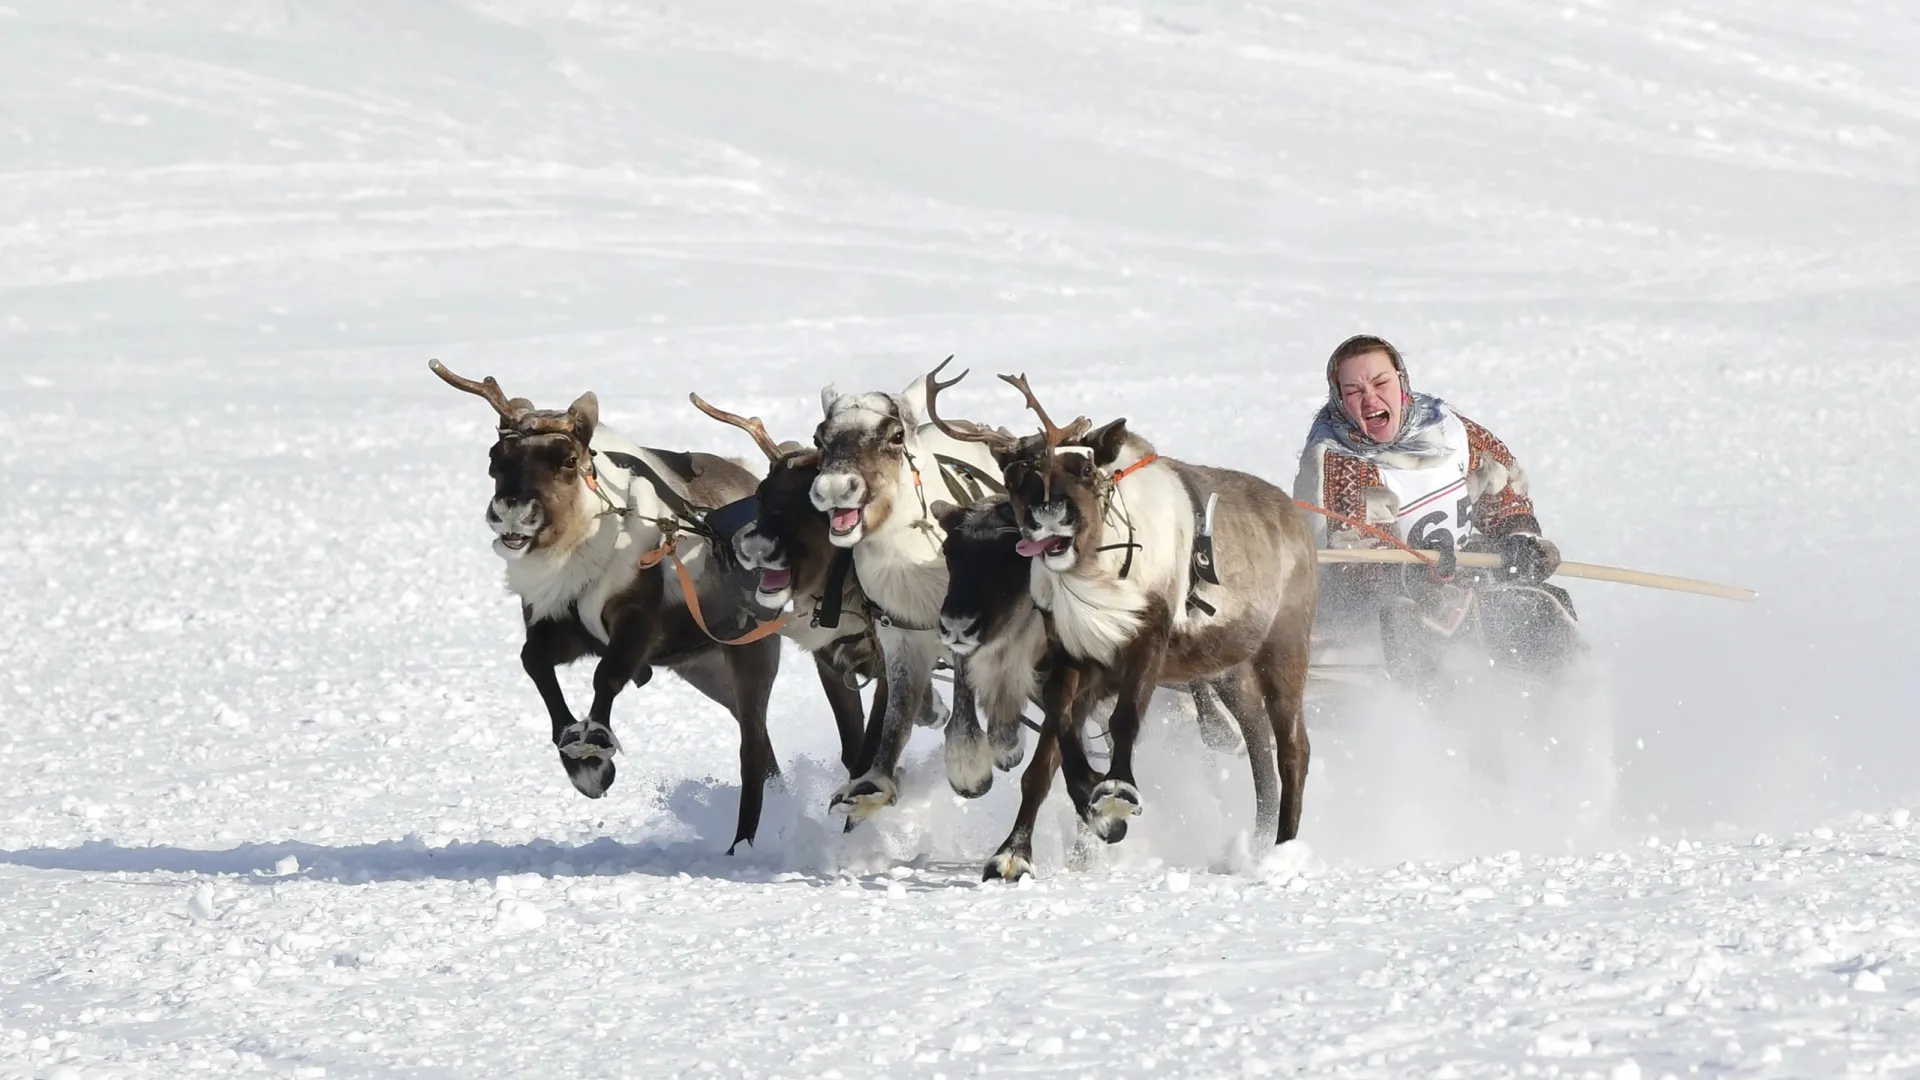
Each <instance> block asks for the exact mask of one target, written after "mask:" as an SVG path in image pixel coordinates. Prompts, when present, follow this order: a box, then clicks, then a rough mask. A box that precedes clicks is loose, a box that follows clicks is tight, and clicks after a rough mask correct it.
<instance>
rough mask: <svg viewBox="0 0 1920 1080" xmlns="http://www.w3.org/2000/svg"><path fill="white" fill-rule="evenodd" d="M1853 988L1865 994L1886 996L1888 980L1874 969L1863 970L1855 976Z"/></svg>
mask: <svg viewBox="0 0 1920 1080" xmlns="http://www.w3.org/2000/svg"><path fill="white" fill-rule="evenodd" d="M1853 988H1854V989H1855V990H1858V991H1860V992H1861V993H1863V994H1884V993H1886V992H1887V980H1885V979H1883V978H1881V977H1880V973H1879V972H1877V971H1874V970H1873V969H1872V968H1862V969H1860V971H1859V972H1857V973H1855V975H1854V976H1853Z"/></svg>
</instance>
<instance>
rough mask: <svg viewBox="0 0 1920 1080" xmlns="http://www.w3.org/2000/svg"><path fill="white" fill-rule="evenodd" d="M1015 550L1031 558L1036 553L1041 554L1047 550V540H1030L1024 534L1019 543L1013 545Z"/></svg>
mask: <svg viewBox="0 0 1920 1080" xmlns="http://www.w3.org/2000/svg"><path fill="white" fill-rule="evenodd" d="M1013 550H1015V551H1017V552H1019V553H1020V554H1021V555H1024V556H1026V557H1027V558H1029V559H1031V558H1033V557H1034V556H1035V555H1041V554H1044V553H1045V552H1046V550H1047V542H1046V541H1045V540H1029V539H1027V538H1026V537H1024V536H1023V537H1021V538H1020V542H1019V543H1017V544H1015V545H1013Z"/></svg>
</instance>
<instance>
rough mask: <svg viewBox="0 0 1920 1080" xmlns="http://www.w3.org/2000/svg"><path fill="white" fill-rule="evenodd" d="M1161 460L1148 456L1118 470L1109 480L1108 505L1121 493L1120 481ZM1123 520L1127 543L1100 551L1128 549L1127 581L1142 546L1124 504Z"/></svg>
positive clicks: (1123, 571)
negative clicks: (1125, 527) (1137, 550)
mask: <svg viewBox="0 0 1920 1080" xmlns="http://www.w3.org/2000/svg"><path fill="white" fill-rule="evenodd" d="M1159 460H1160V455H1159V454H1148V455H1147V456H1146V457H1143V458H1141V459H1140V460H1139V461H1136V462H1134V463H1133V464H1131V465H1129V466H1127V467H1126V468H1124V469H1116V470H1115V471H1114V474H1113V475H1112V476H1110V477H1108V478H1107V500H1108V505H1112V500H1113V497H1114V496H1115V495H1118V494H1119V493H1120V481H1122V480H1125V479H1126V478H1127V477H1129V476H1132V475H1133V474H1134V473H1137V472H1139V471H1140V470H1141V469H1144V468H1146V467H1147V466H1149V465H1151V464H1153V463H1154V462H1156V461H1159ZM1121 518H1122V520H1124V521H1125V522H1126V523H1127V542H1126V543H1124V544H1107V545H1105V546H1104V547H1102V548H1100V550H1101V551H1107V550H1110V549H1114V548H1126V549H1127V557H1126V559H1125V560H1124V561H1122V562H1121V563H1120V580H1121V581H1125V580H1127V575H1128V574H1129V573H1132V572H1133V553H1134V551H1135V549H1137V548H1139V547H1140V545H1139V544H1136V543H1134V542H1133V514H1132V513H1131V512H1129V511H1127V509H1126V507H1125V505H1124V504H1122V506H1121Z"/></svg>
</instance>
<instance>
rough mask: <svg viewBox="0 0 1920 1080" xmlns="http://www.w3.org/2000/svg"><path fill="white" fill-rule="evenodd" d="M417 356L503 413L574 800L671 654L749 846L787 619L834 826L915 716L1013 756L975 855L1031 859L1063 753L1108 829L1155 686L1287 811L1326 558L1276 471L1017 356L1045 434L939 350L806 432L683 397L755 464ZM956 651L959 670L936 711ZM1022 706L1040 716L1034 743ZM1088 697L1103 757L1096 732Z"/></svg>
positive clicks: (492, 521)
mask: <svg viewBox="0 0 1920 1080" xmlns="http://www.w3.org/2000/svg"><path fill="white" fill-rule="evenodd" d="M949 360H951V358H949ZM430 366H431V367H432V369H433V371H434V372H435V374H437V375H439V376H440V377H441V378H442V379H444V380H445V381H446V382H448V383H449V384H451V385H452V386H454V387H456V388H458V389H461V390H464V391H466V392H468V393H471V394H475V395H478V396H480V397H482V398H483V399H485V400H486V401H487V402H488V403H489V404H490V405H491V406H492V407H493V409H494V410H495V412H496V413H498V415H499V425H498V431H497V438H496V440H495V442H494V444H493V446H492V449H491V451H490V467H489V473H490V475H491V476H492V478H493V481H494V491H493V496H492V498H491V500H490V501H489V502H488V505H487V510H486V520H487V523H488V525H489V527H490V528H491V529H492V531H493V533H494V537H495V538H494V550H495V552H496V553H497V554H498V555H499V556H500V557H501V558H502V559H504V560H505V561H506V567H507V569H506V580H507V584H508V587H509V588H510V589H511V590H512V591H513V592H514V593H515V594H516V595H517V596H518V597H519V599H520V603H521V610H522V614H523V617H524V621H525V630H526V638H525V643H524V645H523V647H522V648H521V653H520V659H521V664H522V666H523V667H524V668H525V670H526V672H527V675H528V677H529V678H530V679H532V681H533V683H534V686H535V688H536V689H537V690H538V691H539V694H540V696H541V699H542V700H543V701H544V703H545V704H546V707H547V711H548V713H549V715H550V716H551V718H552V722H553V743H554V747H555V749H556V751H557V752H558V754H559V757H560V762H561V765H562V766H563V767H564V768H565V770H566V773H567V776H568V778H569V779H570V780H571V781H572V782H573V785H574V787H575V788H577V789H578V790H579V791H580V792H581V793H582V794H584V795H586V796H588V797H589V798H599V797H600V796H602V795H604V794H605V793H606V791H607V790H608V788H609V787H610V786H611V785H612V783H613V781H614V775H615V766H614V759H615V756H616V754H617V752H618V751H619V749H620V744H619V740H618V739H617V738H615V736H614V732H613V719H612V707H613V702H614V699H615V697H616V696H617V695H618V694H619V693H620V692H621V691H622V690H624V689H625V688H626V687H627V686H628V684H632V685H634V686H636V687H640V686H645V685H646V683H647V682H648V680H649V679H650V678H651V676H652V672H653V669H654V668H655V667H664V668H666V669H667V670H669V671H672V672H673V673H675V674H676V675H679V676H680V677H681V678H683V679H685V680H686V681H687V682H688V683H690V684H691V685H692V686H694V687H695V688H696V689H697V690H699V691H700V692H701V693H702V694H704V695H706V696H707V697H708V698H711V699H712V700H713V701H715V702H716V703H718V704H719V705H721V706H722V707H723V708H725V709H726V710H727V711H728V712H730V713H732V714H733V716H734V719H735V720H736V721H737V722H738V724H739V726H740V813H739V822H738V826H737V828H736V830H735V835H734V846H735V847H737V846H738V845H739V844H740V842H742V841H745V842H748V843H751V842H752V841H753V839H754V835H755V831H756V828H757V826H758V824H759V818H760V809H761V805H762V800H763V796H764V789H765V784H766V782H767V781H768V780H769V779H771V778H773V777H774V776H776V775H778V771H779V766H778V764H777V762H776V760H775V757H774V752H773V746H772V743H771V742H770V740H769V739H768V735H767V722H766V721H767V702H768V699H769V696H770V694H771V692H772V688H773V682H774V679H775V677H776V676H777V674H778V671H779V666H780V650H781V646H780V639H781V638H785V639H787V640H789V641H792V642H793V643H794V644H795V645H797V646H798V647H799V648H800V649H801V650H802V651H804V652H806V653H808V654H809V655H810V656H811V657H812V658H813V660H814V664H815V667H816V668H817V669H818V673H819V676H820V683H821V688H822V690H823V692H824V693H825V695H826V697H827V701H828V704H829V706H830V708H831V709H832V711H833V714H834V718H835V721H836V723H837V725H838V729H839V734H840V742H841V760H842V763H843V764H844V765H845V767H846V769H847V775H848V779H847V782H846V783H845V784H844V785H842V786H841V787H840V789H839V790H838V791H837V792H835V793H834V795H833V797H832V801H831V804H830V809H831V810H833V811H835V812H838V813H843V814H845V815H846V827H847V828H849V829H851V828H853V827H854V826H855V825H856V824H858V823H859V822H860V821H862V820H865V819H866V818H868V817H870V816H872V815H873V814H875V813H878V812H880V811H881V810H883V809H884V808H885V807H887V806H889V805H892V804H893V803H894V802H895V801H896V800H897V799H898V796H899V789H898V780H897V779H896V772H897V770H898V768H899V765H900V759H901V755H902V753H903V752H904V750H905V748H906V744H907V741H908V739H909V737H910V736H911V735H912V733H913V729H914V727H915V726H940V725H944V739H945V743H944V754H943V759H944V763H945V766H946V772H947V779H948V782H949V784H950V785H951V786H952V788H953V790H954V791H955V792H957V793H958V794H960V795H962V796H966V797H969V798H972V797H977V796H979V795H981V794H984V793H985V792H986V791H987V790H988V789H989V788H990V786H991V785H992V782H993V775H994V773H995V771H996V770H998V771H1011V770H1013V769H1015V768H1017V767H1019V766H1020V765H1021V763H1022V761H1023V760H1025V762H1026V768H1025V771H1024V773H1023V774H1022V777H1021V787H1020V791H1021V797H1020V807H1019V811H1018V813H1017V815H1016V818H1015V823H1014V827H1013V830H1012V832H1011V833H1010V834H1009V835H1008V837H1007V839H1006V841H1005V843H1003V844H1002V845H1001V847H1000V849H999V851H998V852H996V853H995V854H994V856H993V857H992V858H991V859H990V860H989V861H988V863H987V866H986V868H985V876H986V877H988V878H1005V879H1017V878H1020V877H1024V876H1026V875H1029V874H1031V873H1032V870H1033V847H1032V844H1033V830H1034V824H1035V820H1036V817H1037V815H1038V813H1039V810H1040V806H1041V804H1042V802H1044V800H1045V799H1046V796H1047V794H1048V792H1049V790H1050V789H1051V787H1052V784H1053V775H1054V773H1055V772H1056V771H1059V772H1061V773H1062V774H1063V775H1064V778H1065V781H1066V787H1067V793H1068V795H1069V797H1070V798H1071V799H1072V803H1073V806H1074V809H1075V811H1076V812H1077V814H1078V816H1079V818H1080V820H1081V821H1082V822H1083V823H1084V826H1085V828H1086V829H1087V830H1088V831H1089V832H1090V833H1091V834H1092V835H1094V836H1096V837H1098V838H1100V839H1101V840H1104V841H1106V842H1108V843H1114V842H1118V841H1119V840H1121V839H1122V838H1123V837H1124V836H1125V835H1126V832H1127V825H1128V820H1129V819H1130V818H1131V817H1132V816H1133V815H1136V814H1139V813H1141V811H1142V809H1143V800H1142V796H1141V793H1140V788H1139V786H1138V783H1137V781H1136V778H1135V774H1134V750H1135V743H1136V741H1137V739H1138V736H1139V732H1140V726H1141V721H1142V718H1143V717H1144V716H1145V714H1146V711H1147V706H1148V703H1149V701H1150V699H1151V698H1152V695H1153V692H1154V691H1155V690H1156V689H1157V688H1161V687H1167V688H1170V689H1177V690H1180V691H1182V692H1186V693H1190V694H1192V695H1193V697H1194V702H1195V706H1196V715H1197V717H1198V721H1199V724H1200V730H1201V735H1202V737H1203V738H1204V739H1205V740H1206V742H1207V743H1208V745H1210V746H1215V747H1226V746H1231V745H1234V744H1235V743H1237V742H1238V741H1239V739H1244V742H1245V745H1246V749H1247V758H1248V762H1249V764H1250V766H1251V770H1252V777H1253V787H1254V795H1255V822H1256V835H1271V836H1272V837H1273V838H1274V842H1275V843H1284V842H1286V841H1288V840H1291V839H1293V838H1294V837H1295V836H1297V835H1298V833H1299V829H1300V815H1301V797H1302V792H1303V788H1304V786H1305V783H1306V774H1307V760H1308V743H1307V734H1306V729H1305V727H1304V724H1303V720H1302V699H1303V695H1304V691H1305V686H1306V680H1307V657H1308V638H1309V632H1310V629H1311V627H1312V623H1313V618H1314V609H1315V604H1316V599H1317V581H1318V578H1317V574H1316V570H1315V565H1316V564H1315V554H1314V550H1313V541H1312V538H1311V535H1310V532H1309V528H1308V525H1307V522H1306V521H1305V520H1304V517H1303V515H1302V513H1301V511H1300V510H1299V509H1298V508H1297V507H1296V506H1295V505H1294V503H1293V500H1292V498H1291V497H1290V496H1289V495H1288V494H1287V493H1286V492H1284V491H1282V490H1281V489H1280V488H1278V487H1276V486H1274V485H1272V484H1269V483H1268V482H1266V481H1265V480H1262V479H1260V478H1259V477H1257V476H1253V475H1251V474H1249V473H1245V472H1239V471H1235V470H1231V469H1221V468H1213V467H1208V466H1203V465H1198V464H1191V463H1188V462H1184V461H1178V460H1175V459H1173V458H1169V457H1164V456H1161V455H1160V454H1158V453H1157V452H1155V450H1154V448H1153V446H1152V444H1151V443H1150V442H1149V441H1148V440H1147V439H1146V438H1144V437H1142V436H1141V435H1139V434H1137V433H1135V432H1132V431H1130V430H1129V428H1128V425H1127V421H1126V420H1125V419H1117V420H1114V421H1111V422H1109V423H1107V424H1104V425H1101V426H1098V427H1095V426H1094V425H1093V424H1092V423H1091V422H1090V421H1088V420H1087V419H1086V418H1085V417H1081V418H1078V419H1076V420H1074V421H1073V422H1071V423H1068V424H1066V425H1064V426H1059V425H1056V424H1055V423H1054V422H1053V420H1052V419H1051V418H1050V417H1049V416H1048V414H1047V412H1046V410H1045V409H1044V408H1043V407H1042V405H1041V403H1040V401H1039V400H1038V398H1037V397H1036V396H1035V394H1034V393H1033V391H1032V390H1031V389H1030V388H1029V387H1028V385H1027V381H1026V378H1025V376H1020V377H1017V378H1016V377H1014V376H1010V375H1002V376H1001V378H1002V379H1003V380H1004V381H1006V382H1007V383H1009V384H1010V385H1012V386H1013V388H1014V389H1015V390H1017V391H1018V392H1019V393H1020V394H1021V396H1022V398H1023V399H1024V404H1025V406H1026V407H1027V408H1028V409H1030V410H1031V411H1032V412H1033V413H1034V415H1035V416H1036V417H1037V418H1038V420H1039V422H1040V430H1039V431H1038V432H1036V433H1033V434H1028V435H1024V436H1022V435H1015V434H1013V433H1012V432H1009V431H1007V430H1005V429H1004V428H989V427H987V426H985V425H981V424H977V423H973V422H969V421H965V420H948V419H945V418H943V417H941V415H940V413H939V411H938V396H939V394H940V392H941V391H942V390H944V389H946V388H948V387H950V386H952V385H954V383H957V382H959V381H960V378H963V377H964V375H965V373H964V372H963V373H962V374H961V376H957V377H955V378H953V379H950V380H948V381H946V382H941V381H940V380H939V375H940V372H941V371H942V370H944V368H945V367H946V363H945V362H943V363H942V364H941V365H940V366H939V367H936V368H935V369H934V370H933V371H932V372H930V373H928V374H927V375H926V376H922V377H920V378H917V379H915V380H914V382H913V383H912V385H910V386H909V387H908V388H907V389H906V390H905V391H903V392H899V393H893V392H888V391H878V390H876V391H868V392H857V393H842V392H840V391H839V390H837V389H836V388H834V387H832V386H829V387H827V388H826V389H825V390H823V391H822V393H821V409H822V418H821V422H820V424H819V426H818V427H817V428H816V429H815V430H814V433H813V440H812V445H811V446H803V445H800V444H798V443H779V442H776V441H775V440H774V439H773V438H772V436H770V435H769V434H768V433H767V431H766V428H765V426H764V425H763V424H762V423H761V421H760V420H759V419H758V418H744V419H743V418H742V417H739V416H736V415H734V414H732V413H728V412H725V411H723V410H722V409H719V408H716V407H715V406H713V405H711V404H708V403H707V402H706V401H704V400H702V399H701V398H700V397H699V396H698V395H697V394H696V395H691V398H692V401H693V404H694V405H695V406H696V407H697V408H699V409H700V410H701V411H702V412H704V413H706V414H707V415H709V416H711V417H713V418H714V419H717V420H720V421H722V422H724V423H727V424H731V425H733V426H736V427H739V428H741V429H743V430H745V431H746V432H747V433H748V434H750V435H751V436H752V437H753V440H754V442H755V444H756V445H757V446H758V447H759V449H760V451H761V452H762V453H764V454H765V455H766V457H767V462H768V467H767V470H766V472H765V474H764V475H761V476H756V475H755V474H754V473H753V472H752V471H750V470H749V469H748V468H746V467H744V466H742V465H741V464H739V463H737V462H736V461H733V460H730V459H728V458H726V457H723V456H719V455H715V454H705V453H680V452H668V451H662V450H656V449H651V448H647V447H643V446H641V445H639V444H637V443H635V442H634V441H632V440H630V439H628V438H627V437H626V436H624V435H622V434H620V433H619V432H617V431H615V430H613V429H612V428H610V427H608V426H607V425H605V424H601V423H600V422H599V415H598V411H599V410H598V403H597V401H596V399H595V398H594V396H593V395H592V394H591V393H589V394H585V395H583V396H582V397H580V398H579V399H578V400H577V401H575V402H574V403H573V404H572V405H571V406H569V407H568V408H567V409H566V410H564V411H550V410H541V409H536V408H534V406H533V405H532V403H531V402H529V401H527V400H525V399H523V398H512V399H509V398H508V397H507V396H506V394H505V393H504V392H503V391H502V390H501V389H500V387H499V385H498V384H497V383H496V382H495V381H494V379H492V378H491V377H488V378H486V379H483V380H479V381H475V380H472V379H467V378H463V377H461V376H458V375H455V374H454V373H453V372H451V371H449V370H448V369H447V368H446V367H445V366H443V365H441V364H440V363H439V362H438V361H433V362H432V363H431V365H430ZM589 655H590V656H593V657H595V658H596V662H595V667H594V671H593V700H592V703H591V705H590V706H589V708H588V710H587V714H586V716H585V717H584V718H579V719H577V718H575V716H574V715H573V713H572V710H571V708H570V707H569V705H568V704H567V701H566V699H565V697H564V695H563V693H562V691H561V688H560V684H559V681H558V679H557V677H556V674H555V672H556V669H557V668H558V666H560V665H562V664H567V663H571V662H573V661H576V660H579V659H582V658H584V657H587V656H589ZM942 665H945V666H949V667H951V668H952V669H953V673H954V674H953V691H952V693H951V695H950V697H951V701H950V703H949V707H948V708H947V709H945V710H944V711H943V710H942V709H941V707H940V703H939V700H938V698H937V696H936V695H935V694H934V690H933V685H934V677H935V673H936V670H937V669H938V668H940V667H941V666H942ZM863 681H870V682H872V684H873V686H874V693H873V703H872V709H871V713H870V715H865V714H863V711H862V704H861V695H860V691H859V689H858V688H859V686H860V684H861V683H862V682H863ZM1029 703H1033V704H1037V705H1038V706H1039V707H1040V709H1041V713H1042V720H1041V722H1040V723H1039V725H1038V734H1037V736H1036V738H1035V740H1034V745H1033V749H1032V755H1031V758H1030V759H1029V758H1027V757H1026V754H1025V746H1024V740H1023V734H1022V728H1023V726H1024V725H1025V724H1027V723H1028V722H1027V721H1026V720H1025V718H1024V713H1025V707H1026V706H1027V705H1028V704H1029ZM1102 706H1109V707H1110V712H1109V713H1108V714H1107V715H1106V716H1105V727H1106V731H1107V733H1108V735H1109V737H1110V738H1111V742H1112V749H1111V759H1110V761H1109V762H1108V768H1107V770H1106V772H1105V773H1104V774H1102V773H1100V772H1099V771H1097V770H1096V769H1095V767H1094V765H1093V763H1092V761H1091V760H1090V759H1089V755H1088V752H1087V749H1086V745H1085V741H1084V739H1085V730H1086V727H1087V725H1088V722H1089V721H1090V720H1095V719H1096V718H1097V716H1098V714H1099V713H1100V711H1101V708H1102ZM1222 706H1224V710H1225V713H1226V714H1228V715H1230V716H1231V721H1229V720H1228V719H1227V718H1226V716H1223V715H1222V712H1221V707H1222ZM982 712H984V713H985V720H986V724H985V728H984V730H983V728H982V726H981V722H980V713H982ZM1235 726H1237V728H1238V733H1239V739H1236V736H1235V731H1234V728H1235ZM731 850H734V848H729V851H731Z"/></svg>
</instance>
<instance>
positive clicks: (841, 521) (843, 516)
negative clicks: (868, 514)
mask: <svg viewBox="0 0 1920 1080" xmlns="http://www.w3.org/2000/svg"><path fill="white" fill-rule="evenodd" d="M827 522H828V524H829V525H831V526H832V527H833V531H834V532H839V533H843V532H851V531H852V530H853V527H854V526H855V525H858V524H859V523H860V510H859V509H858V508H857V507H856V508H855V509H852V510H835V511H833V512H832V513H831V514H829V515H828V518H827Z"/></svg>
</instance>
